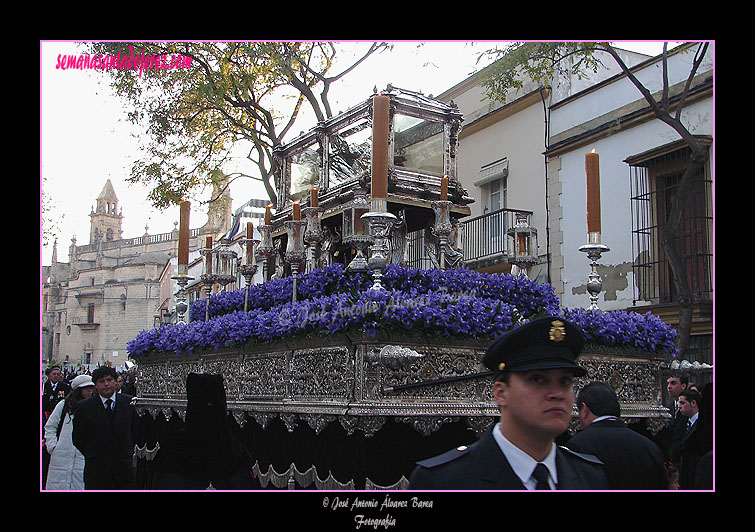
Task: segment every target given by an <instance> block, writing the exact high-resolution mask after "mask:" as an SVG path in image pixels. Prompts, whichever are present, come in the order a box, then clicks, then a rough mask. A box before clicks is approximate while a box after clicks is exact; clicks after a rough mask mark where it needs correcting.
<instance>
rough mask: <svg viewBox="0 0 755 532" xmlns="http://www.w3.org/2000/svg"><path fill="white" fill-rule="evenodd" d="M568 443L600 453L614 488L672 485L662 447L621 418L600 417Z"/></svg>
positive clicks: (651, 488)
mask: <svg viewBox="0 0 755 532" xmlns="http://www.w3.org/2000/svg"><path fill="white" fill-rule="evenodd" d="M566 447H568V448H570V449H571V450H573V451H577V452H580V453H588V454H592V455H595V456H597V457H598V458H599V459H600V461H601V462H603V463H604V464H605V466H604V468H605V472H606V476H607V477H608V485H609V486H610V487H611V489H614V490H665V489H668V480H667V477H666V468H665V466H664V465H663V462H664V458H663V453H662V452H661V450H660V448H659V447H658V446H657V445H656V444H655V443H653V442H652V441H651V440H650V439H649V438H647V437H645V436H643V435H642V434H639V433H637V432H635V431H633V430H632V429H630V428H629V427H627V426H626V425H625V424H624V422H623V421H622V420H620V419H604V420H601V421H596V422H595V423H592V424H590V425H589V426H587V427H585V428H584V429H583V430H581V431H579V432H578V433H577V434H575V435H574V436H573V437H572V438H571V439H570V440H569V441H568V442H567V443H566Z"/></svg>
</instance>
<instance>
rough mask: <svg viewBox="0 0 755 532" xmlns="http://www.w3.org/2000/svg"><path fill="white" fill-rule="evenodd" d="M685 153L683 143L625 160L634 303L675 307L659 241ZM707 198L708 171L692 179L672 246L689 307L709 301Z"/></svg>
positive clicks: (687, 152) (709, 201) (669, 273)
mask: <svg viewBox="0 0 755 532" xmlns="http://www.w3.org/2000/svg"><path fill="white" fill-rule="evenodd" d="M689 156H690V150H689V148H687V147H685V146H684V145H683V144H682V143H675V144H674V145H670V146H667V147H665V149H658V150H654V151H653V152H652V153H647V154H644V155H638V156H636V157H630V158H629V159H627V160H626V162H627V163H628V164H629V165H630V184H631V193H632V198H631V206H632V253H633V256H634V264H633V272H634V276H635V284H634V297H635V302H637V301H648V302H650V303H651V304H663V303H673V302H675V301H676V293H675V292H676V289H675V287H674V273H673V272H672V270H671V266H670V264H669V261H668V258H667V256H666V252H665V251H664V249H663V245H662V239H663V236H664V230H665V228H666V225H667V223H668V220H669V214H670V212H671V201H672V198H673V197H674V195H675V194H676V192H677V189H678V187H679V181H680V180H681V178H682V175H683V174H684V171H685V170H686V169H687V166H688V165H689ZM712 224H713V214H712V198H711V179H710V176H709V166H708V165H706V166H705V167H704V168H702V169H701V170H700V171H699V172H698V174H697V175H696V176H694V179H693V183H692V189H691V193H690V195H689V199H688V201H687V203H686V205H685V206H684V208H683V211H682V219H681V223H680V225H679V229H678V231H677V235H676V237H675V239H674V245H675V246H676V249H678V250H679V254H680V256H681V259H682V261H683V263H684V268H685V275H686V277H687V283H688V285H689V287H690V290H691V291H692V295H693V300H694V301H710V300H712V299H713V287H712V262H713V246H712V238H713V234H712Z"/></svg>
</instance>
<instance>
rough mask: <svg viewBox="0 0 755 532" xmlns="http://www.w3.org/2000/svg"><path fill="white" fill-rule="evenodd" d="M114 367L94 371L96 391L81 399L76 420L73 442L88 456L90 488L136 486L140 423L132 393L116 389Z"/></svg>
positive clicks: (86, 481)
mask: <svg viewBox="0 0 755 532" xmlns="http://www.w3.org/2000/svg"><path fill="white" fill-rule="evenodd" d="M117 378H118V375H117V373H116V372H115V370H114V369H113V368H110V367H106V366H105V367H100V368H97V369H96V370H94V371H93V372H92V380H93V381H94V388H95V392H96V393H95V394H94V395H93V396H92V397H90V398H88V399H85V400H83V401H81V402H80V403H79V406H78V411H77V413H76V416H75V417H74V420H73V444H74V446H76V448H77V449H79V451H81V453H82V454H83V455H84V457H85V464H84V487H85V489H87V490H128V489H134V488H135V487H136V486H135V479H136V471H135V469H134V466H133V462H132V457H133V452H134V441H135V432H136V428H137V427H136V426H137V420H136V419H137V418H136V410H135V409H134V407H133V406H132V405H131V399H132V396H130V395H126V394H123V393H116V390H117V383H116V380H117Z"/></svg>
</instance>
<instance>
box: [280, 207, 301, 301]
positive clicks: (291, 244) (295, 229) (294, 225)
mask: <svg viewBox="0 0 755 532" xmlns="http://www.w3.org/2000/svg"><path fill="white" fill-rule="evenodd" d="M306 225H307V221H306V220H288V221H285V222H283V226H284V227H285V228H286V233H288V244H287V245H286V256H285V259H286V262H288V263H289V264H290V265H291V276H292V277H293V281H294V288H293V295H292V297H291V301H292V302H293V303H296V278H297V275H298V273H299V267H300V266H301V264H302V263H303V262H304V258H305V251H304V227H305V226H306Z"/></svg>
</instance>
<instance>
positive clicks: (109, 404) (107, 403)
mask: <svg viewBox="0 0 755 532" xmlns="http://www.w3.org/2000/svg"><path fill="white" fill-rule="evenodd" d="M105 410H107V417H108V419H110V420H112V419H113V400H112V399H105Z"/></svg>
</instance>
